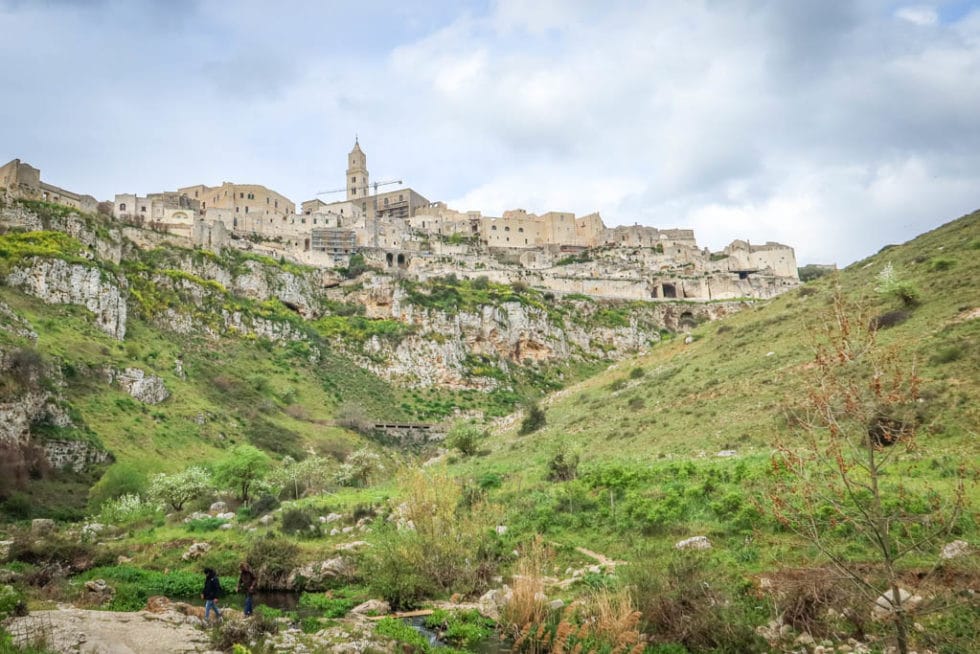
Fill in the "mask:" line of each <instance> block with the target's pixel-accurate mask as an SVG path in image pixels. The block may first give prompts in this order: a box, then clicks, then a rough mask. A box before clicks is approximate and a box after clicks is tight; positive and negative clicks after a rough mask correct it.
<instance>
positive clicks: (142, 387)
mask: <svg viewBox="0 0 980 654" xmlns="http://www.w3.org/2000/svg"><path fill="white" fill-rule="evenodd" d="M112 379H114V380H115V381H116V383H118V384H119V387H120V388H121V389H123V390H124V391H126V392H127V393H129V394H130V395H131V396H133V398H134V399H137V400H139V401H140V402H143V403H144V404H159V403H160V402H163V401H164V400H166V399H167V398H168V397H170V391H168V390H167V387H166V386H165V385H164V383H163V380H162V379H161V378H159V377H157V376H155V375H148V374H146V372H145V371H143V370H142V369H140V368H126V369H125V370H124V371H122V372H115V371H112V372H111V373H110V380H112Z"/></svg>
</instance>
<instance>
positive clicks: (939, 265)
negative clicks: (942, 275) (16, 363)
mask: <svg viewBox="0 0 980 654" xmlns="http://www.w3.org/2000/svg"><path fill="white" fill-rule="evenodd" d="M955 265H956V259H951V258H950V257H933V259H932V260H930V261H929V270H930V271H932V272H941V271H943V270H949V269H950V268H952V267H953V266H955Z"/></svg>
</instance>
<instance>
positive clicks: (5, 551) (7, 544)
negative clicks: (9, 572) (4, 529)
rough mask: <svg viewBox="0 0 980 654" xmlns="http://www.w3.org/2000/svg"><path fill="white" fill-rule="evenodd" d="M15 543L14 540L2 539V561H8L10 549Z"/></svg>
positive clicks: (0, 561)
mask: <svg viewBox="0 0 980 654" xmlns="http://www.w3.org/2000/svg"><path fill="white" fill-rule="evenodd" d="M13 545H14V541H12V540H0V563H6V562H7V560H8V559H10V549H11V548H12V547H13Z"/></svg>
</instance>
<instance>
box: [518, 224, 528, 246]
mask: <svg viewBox="0 0 980 654" xmlns="http://www.w3.org/2000/svg"><path fill="white" fill-rule="evenodd" d="M517 231H519V232H520V233H521V234H523V233H524V228H523V227H518V228H517ZM526 242H527V241H525V243H526Z"/></svg>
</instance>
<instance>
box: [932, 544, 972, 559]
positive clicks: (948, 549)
mask: <svg viewBox="0 0 980 654" xmlns="http://www.w3.org/2000/svg"><path fill="white" fill-rule="evenodd" d="M969 552H970V544H969V543H967V542H966V541H965V540H954V541H953V542H952V543H946V545H944V546H943V550H942V552H940V553H939V558H941V559H955V558H956V557H958V556H964V555H966V554H968V553H969Z"/></svg>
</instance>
